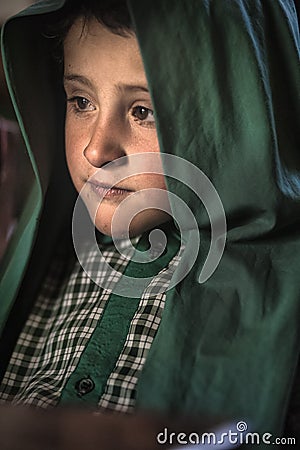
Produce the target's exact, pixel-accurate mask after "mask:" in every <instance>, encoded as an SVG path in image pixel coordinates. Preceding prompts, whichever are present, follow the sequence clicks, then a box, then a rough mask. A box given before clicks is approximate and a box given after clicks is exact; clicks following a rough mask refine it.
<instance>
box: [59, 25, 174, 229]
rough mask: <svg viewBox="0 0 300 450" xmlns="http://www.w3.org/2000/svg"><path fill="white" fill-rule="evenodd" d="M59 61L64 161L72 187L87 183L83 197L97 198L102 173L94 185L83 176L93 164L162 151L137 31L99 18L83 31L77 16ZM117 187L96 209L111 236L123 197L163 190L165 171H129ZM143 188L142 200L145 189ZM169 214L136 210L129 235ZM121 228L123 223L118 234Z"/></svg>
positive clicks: (100, 223)
mask: <svg viewBox="0 0 300 450" xmlns="http://www.w3.org/2000/svg"><path fill="white" fill-rule="evenodd" d="M64 62H65V73H64V86H65V91H66V96H67V110H66V128H65V130H66V131H65V133H66V154H67V163H68V167H69V171H70V174H71V177H72V180H73V183H74V185H75V187H76V189H77V191H78V192H80V191H81V189H82V187H83V186H84V185H85V183H87V192H88V194H87V197H88V199H84V201H85V202H86V203H89V202H90V201H93V202H94V203H95V204H97V205H98V203H99V198H100V195H101V196H103V192H104V191H103V189H105V186H103V185H101V179H100V180H98V178H99V177H98V178H97V180H98V181H97V182H96V184H95V183H94V182H91V181H90V182H89V181H88V180H89V178H90V177H91V176H92V175H94V174H95V173H96V172H97V169H99V168H101V167H104V166H105V165H106V164H107V163H109V162H110V161H114V160H116V159H118V158H120V157H123V156H128V157H129V158H128V160H129V164H130V155H134V154H137V153H144V152H159V145H158V140H157V134H156V129H155V122H154V118H153V111H152V105H151V99H150V95H149V92H148V87H147V81H146V76H145V72H144V67H143V63H142V59H141V55H140V52H139V48H138V44H137V41H136V38H135V37H134V35H128V36H126V37H123V36H119V35H117V34H113V33H112V32H110V31H109V30H108V29H106V28H105V27H104V26H102V25H100V24H99V22H97V21H96V20H91V21H90V22H89V23H88V25H87V27H86V28H84V30H83V27H82V21H81V20H77V21H76V22H75V23H74V25H73V26H72V28H71V29H70V31H69V33H68V35H67V37H66V40H65V43H64ZM146 169H147V167H145V170H146ZM109 170H110V169H109V168H108V170H107V172H109ZM97 183H98V184H97ZM117 187H118V189H110V190H109V191H108V192H107V193H106V194H105V196H104V198H103V200H102V202H101V204H100V206H99V209H98V212H97V214H96V220H95V224H96V227H97V228H98V229H99V230H100V231H101V232H103V233H104V234H108V235H110V234H111V221H112V217H113V214H114V212H115V210H116V208H117V206H118V205H119V204H120V203H121V202H122V200H124V199H125V198H126V197H128V196H129V195H131V194H132V193H133V192H137V191H140V190H141V189H149V188H158V189H163V190H165V189H166V186H165V180H164V176H163V175H161V174H154V173H153V174H147V173H141V174H140V175H136V176H132V177H130V178H127V179H125V180H123V181H121V182H120V184H117ZM145 192H146V191H145ZM164 192H165V196H166V191H164ZM140 194H141V199H142V203H143V202H144V204H145V206H146V204H147V195H144V194H143V193H140ZM138 200H139V199H138ZM141 209H144V208H141ZM124 214H125V211H124ZM169 219H170V216H168V215H167V214H166V213H164V212H162V211H160V210H158V209H155V210H154V209H151V210H146V211H143V212H140V213H139V214H138V215H137V216H136V217H135V218H134V220H133V221H132V222H131V225H130V234H131V235H137V234H140V233H142V232H143V231H145V230H147V229H151V228H152V227H154V226H155V225H158V224H160V223H162V222H165V221H166V220H169ZM121 222H122V221H121ZM125 222H126V219H125V220H124V223H125ZM123 231H124V230H122V229H121V228H120V230H119V232H120V234H122V233H123Z"/></svg>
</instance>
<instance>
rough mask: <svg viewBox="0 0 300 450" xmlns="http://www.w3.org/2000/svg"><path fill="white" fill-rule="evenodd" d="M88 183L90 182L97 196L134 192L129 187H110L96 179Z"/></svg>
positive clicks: (112, 195)
mask: <svg viewBox="0 0 300 450" xmlns="http://www.w3.org/2000/svg"><path fill="white" fill-rule="evenodd" d="M88 183H89V184H90V186H91V189H92V190H93V192H95V193H96V194H97V195H98V196H99V197H105V198H108V197H117V196H123V195H128V194H131V193H132V192H134V191H132V190H130V189H125V188H121V187H116V186H113V187H111V186H109V185H107V184H103V183H100V182H98V181H96V180H91V181H88Z"/></svg>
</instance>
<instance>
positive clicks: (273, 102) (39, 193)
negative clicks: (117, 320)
mask: <svg viewBox="0 0 300 450" xmlns="http://www.w3.org/2000/svg"><path fill="white" fill-rule="evenodd" d="M62 3H63V2H62V1H59V0H56V1H45V2H41V3H37V4H36V5H34V6H32V7H31V8H29V10H27V11H26V12H25V13H22V14H20V15H19V16H17V17H16V18H13V19H11V20H10V21H9V22H8V23H7V24H6V27H5V29H4V33H3V51H4V55H5V59H6V62H5V67H6V72H7V76H8V79H9V83H10V90H11V93H12V96H13V99H14V103H15V107H16V111H17V115H18V118H19V121H20V125H21V128H22V131H23V134H24V138H25V140H26V143H27V147H28V154H29V157H30V158H31V161H32V167H33V171H34V177H33V179H32V190H31V192H30V193H28V201H27V203H26V205H25V208H24V213H23V216H22V218H21V219H22V220H21V221H20V224H19V227H18V229H17V231H16V233H15V235H14V237H13V240H12V243H11V246H10V248H9V249H8V252H7V255H6V258H5V259H4V261H3V265H2V272H1V276H2V284H1V290H0V298H1V306H0V312H1V314H2V320H3V323H4V322H5V320H6V318H7V315H8V312H9V311H10V310H11V308H12V306H11V305H12V303H13V300H14V298H15V296H16V292H17V289H18V288H19V294H18V295H19V298H21V299H23V300H24V299H25V298H26V299H27V298H28V297H34V295H35V293H36V292H37V290H38V286H39V284H40V280H41V278H42V276H43V274H44V271H45V268H46V267H47V261H48V259H49V257H50V255H51V251H52V248H53V246H54V243H55V241H56V236H57V234H58V233H59V230H60V228H61V225H62V224H63V223H65V222H66V220H67V218H69V217H70V214H71V210H72V204H73V200H74V192H73V189H72V186H71V182H70V180H69V177H68V174H67V170H66V168H65V164H64V156H63V153H64V152H63V93H62V88H61V86H60V84H61V83H60V82H59V80H57V79H56V78H55V73H54V72H53V71H52V70H51V67H52V63H51V55H50V51H48V48H49V46H50V44H49V42H47V40H46V39H45V38H44V36H43V35H42V33H41V32H40V29H39V23H41V20H40V19H41V14H45V13H47V14H51V11H55V10H56V9H59V8H60V7H61V6H62ZM128 7H129V10H130V14H131V16H132V19H133V22H134V25H135V29H136V34H137V38H138V41H139V44H140V48H141V53H142V57H143V61H144V66H145V70H146V74H147V79H148V83H149V88H150V92H151V95H152V99H153V104H154V109H155V114H156V123H157V132H158V136H159V142H160V148H161V152H163V153H168V154H171V155H176V156H180V157H183V158H185V159H186V160H187V161H190V162H191V163H193V164H194V165H196V166H197V167H198V168H200V169H201V170H202V171H203V172H204V173H205V174H206V175H207V176H208V177H209V179H210V180H211V181H212V183H213V184H214V186H215V188H216V189H217V191H218V193H219V196H220V198H221V201H222V203H223V206H224V210H225V213H226V220H227V228H228V233H227V241H226V247H225V251H224V254H223V257H222V259H221V262H220V264H219V266H218V268H217V270H216V271H215V272H214V274H213V275H212V276H211V277H210V278H209V279H208V280H207V281H206V282H205V283H199V273H200V272H201V268H202V266H203V262H204V260H205V257H206V255H207V251H208V247H209V243H210V223H209V218H208V215H207V213H206V211H205V208H204V207H203V205H202V204H201V201H200V199H198V198H195V196H194V194H192V193H191V191H190V190H189V189H188V188H187V186H185V185H184V183H180V182H178V181H176V180H174V179H168V180H167V182H168V187H169V189H170V191H172V192H174V193H176V194H177V195H178V196H179V197H181V198H182V199H183V201H184V202H185V203H186V204H187V205H188V206H189V207H190V208H191V210H192V212H193V214H194V216H195V218H196V220H197V223H198V227H199V230H200V235H201V246H200V251H199V255H198V258H197V261H196V263H195V264H194V266H193V268H192V270H191V271H190V272H189V274H188V275H187V276H186V277H185V279H184V280H183V281H182V282H181V283H179V284H178V285H177V286H176V287H175V288H173V289H172V290H170V291H168V293H167V302H166V306H165V310H164V313H163V318H162V321H161V324H160V327H159V330H158V333H157V335H156V338H155V340H154V342H153V345H152V347H151V349H150V353H149V356H148V358H147V361H146V363H145V367H144V370H143V373H142V375H141V378H140V379H139V382H138V385H137V408H139V409H141V410H156V411H157V410H159V411H164V412H172V413H188V414H198V413H202V414H205V415H218V416H220V415H221V416H224V417H228V418H231V419H237V420H241V419H244V420H246V421H249V423H251V424H252V426H253V427H254V428H255V429H256V430H258V431H261V432H266V431H268V432H273V433H279V432H280V431H281V429H282V426H283V422H284V418H285V414H286V410H287V405H288V400H289V394H290V391H291V387H292V383H293V378H294V374H295V370H296V366H297V360H298V355H299V331H300V325H299V317H300V315H299V314H300V311H299V310H300V289H299V270H300V154H299V148H300V136H299V117H300V115H299V88H300V82H299V30H298V24H297V19H296V12H295V10H294V3H293V1H290V0H224V1H223V0H152V1H151V2H147V4H145V3H144V2H141V1H137V0H129V1H128ZM54 14H55V13H54ZM48 41H49V39H48ZM184 177H185V179H186V177H187V178H188V177H189V173H185V174H184ZM62 179H63V180H64V181H62ZM42 204H44V208H42ZM37 224H38V225H39V226H38V227H37ZM49 230H51V232H50V231H49ZM34 236H35V240H34V247H33V253H32V257H31V260H30V263H29V264H28V263H27V259H28V255H29V252H30V251H31V248H32V246H33V243H32V242H33V237H34ZM25 269H26V270H27V272H26V273H27V276H26V277H25V278H24V281H23V283H22V284H20V280H21V279H22V276H23V274H24V271H25ZM12 280H13V283H12ZM18 305H19V306H18V307H19V308H20V309H21V310H22V311H23V310H24V311H25V310H26V301H25V300H24V301H19V302H18ZM20 305H21V306H20ZM23 313H24V314H25V312H23ZM20 314H21V313H20Z"/></svg>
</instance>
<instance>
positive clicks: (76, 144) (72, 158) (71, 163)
mask: <svg viewBox="0 0 300 450" xmlns="http://www.w3.org/2000/svg"><path fill="white" fill-rule="evenodd" d="M82 144H83V143H82V142H81V139H80V135H79V133H78V132H76V127H74V126H72V123H70V121H68V120H66V125H65V151H66V160H67V166H68V169H69V172H70V175H71V178H72V180H73V183H74V185H75V187H76V189H77V190H80V189H81V187H82V186H80V185H79V181H78V178H79V176H80V167H81V166H82V154H83V153H82Z"/></svg>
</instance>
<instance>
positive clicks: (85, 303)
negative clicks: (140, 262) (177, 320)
mask: <svg viewBox="0 0 300 450" xmlns="http://www.w3.org/2000/svg"><path fill="white" fill-rule="evenodd" d="M129 243H130V241H126V242H124V243H123V245H122V247H123V249H122V255H121V254H120V253H118V252H117V251H116V249H115V247H114V246H109V247H107V246H106V248H105V250H102V255H103V257H104V259H105V261H106V263H109V264H110V265H111V266H112V267H113V268H114V269H115V270H116V271H117V273H118V275H117V276H115V277H113V278H110V280H109V283H108V285H106V288H105V289H104V288H100V287H99V286H98V284H95V283H94V282H93V281H92V280H91V278H90V277H89V276H88V275H87V274H86V272H85V271H84V270H83V269H82V267H81V265H80V264H79V263H78V261H75V262H74V259H71V260H70V259H69V260H67V262H66V260H65V258H64V259H62V260H57V259H56V260H55V261H54V263H53V264H52V266H51V269H50V271H49V274H48V276H47V278H46V280H45V283H44V284H43V287H42V289H41V292H40V294H39V296H38V298H37V301H36V303H35V305H34V307H33V309H32V311H31V314H30V315H29V318H28V320H27V322H26V324H25V326H24V328H23V331H22V333H21V334H20V336H19V339H18V341H17V344H16V347H15V349H14V352H13V355H12V357H11V360H10V363H9V365H8V368H7V371H6V373H5V376H4V378H3V381H2V384H1V387H0V403H7V402H10V403H12V404H15V405H16V404H27V405H33V406H37V407H43V408H47V407H52V406H55V405H57V404H58V402H59V399H60V396H61V393H62V391H63V388H64V386H65V383H66V382H67V380H68V379H69V377H70V375H71V374H72V373H73V372H74V370H75V369H76V367H77V365H78V363H79V359H80V357H81V355H82V353H83V352H84V350H85V348H86V346H87V344H88V342H89V340H90V338H91V336H92V333H93V331H94V329H95V327H96V326H97V324H98V322H99V320H100V319H101V316H102V314H103V311H104V307H105V304H106V302H107V301H108V299H109V296H110V293H111V291H112V290H113V287H114V285H115V284H116V283H117V282H118V279H119V278H120V277H121V276H122V273H124V271H125V269H126V266H127V264H128V261H129V258H130V255H131V254H132V246H131V245H130V246H129ZM85 260H86V264H87V266H88V272H89V273H93V272H94V273H95V272H97V274H98V277H100V278H102V277H103V278H104V279H105V277H106V276H107V273H106V267H105V266H102V267H101V262H100V266H99V255H98V251H96V250H89V251H88V252H87V253H86V255H85ZM178 262H179V255H176V256H175V257H174V258H173V259H172V261H171V262H170V263H169V265H168V266H167V267H165V268H164V269H163V270H161V271H160V272H159V273H158V274H157V275H156V276H155V277H154V278H153V279H152V281H151V283H150V284H149V285H148V286H147V288H146V289H145V290H144V292H143V294H142V296H141V299H140V302H139V305H138V308H137V310H136V312H135V314H134V316H133V318H132V320H131V323H130V328H129V332H128V335H127V338H126V341H125V344H124V346H123V349H122V351H121V354H120V355H119V358H118V360H117V363H116V365H115V367H114V370H113V371H112V373H111V374H110V376H109V377H108V380H107V383H106V387H105V390H104V393H103V395H102V396H101V398H100V400H99V403H98V407H99V409H101V408H105V409H110V410H115V411H120V412H130V411H132V410H133V408H134V406H135V390H136V385H137V381H138V378H139V375H140V373H141V370H142V368H143V365H144V363H145V360H146V358H147V354H148V351H149V349H150V347H151V343H152V341H153V339H154V337H155V334H156V332H157V329H158V327H159V324H160V320H161V316H162V312H163V308H164V303H165V297H166V294H165V290H166V289H167V288H168V286H169V283H170V279H171V276H172V274H173V272H174V270H175V267H176V266H177V265H178Z"/></svg>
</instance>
